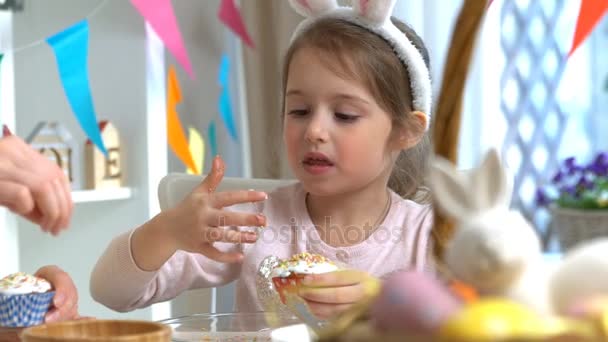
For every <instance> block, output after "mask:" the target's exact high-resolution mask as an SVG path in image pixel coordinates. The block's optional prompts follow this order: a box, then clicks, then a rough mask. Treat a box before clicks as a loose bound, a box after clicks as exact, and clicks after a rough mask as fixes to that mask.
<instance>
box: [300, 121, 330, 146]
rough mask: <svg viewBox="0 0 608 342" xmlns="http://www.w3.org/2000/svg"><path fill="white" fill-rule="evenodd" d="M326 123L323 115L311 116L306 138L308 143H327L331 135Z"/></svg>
mask: <svg viewBox="0 0 608 342" xmlns="http://www.w3.org/2000/svg"><path fill="white" fill-rule="evenodd" d="M324 121H325V120H324V118H323V115H321V113H313V115H311V117H310V121H308V127H306V135H305V137H304V138H305V139H306V141H308V142H310V143H312V144H317V143H323V142H327V140H328V139H329V134H328V131H327V123H326V122H324Z"/></svg>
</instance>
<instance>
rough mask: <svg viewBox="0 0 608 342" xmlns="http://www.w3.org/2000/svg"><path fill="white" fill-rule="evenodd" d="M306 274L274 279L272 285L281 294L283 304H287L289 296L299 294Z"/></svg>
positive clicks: (293, 274)
mask: <svg viewBox="0 0 608 342" xmlns="http://www.w3.org/2000/svg"><path fill="white" fill-rule="evenodd" d="M305 276H306V275H305V274H295V273H292V274H290V275H289V276H288V277H273V278H272V284H273V285H274V288H275V289H276V290H277V292H278V293H279V297H280V298H281V302H282V303H283V304H286V303H287V301H286V300H287V298H286V297H287V295H288V294H294V295H295V294H297V293H298V288H299V287H300V284H301V282H302V279H304V277H305Z"/></svg>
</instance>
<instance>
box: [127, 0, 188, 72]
mask: <svg viewBox="0 0 608 342" xmlns="http://www.w3.org/2000/svg"><path fill="white" fill-rule="evenodd" d="M131 3H132V4H133V6H134V7H135V9H137V11H138V12H139V13H140V14H141V16H142V17H144V19H145V20H146V21H147V22H148V23H149V24H150V26H152V28H153V29H154V32H156V34H157V35H158V36H159V37H160V39H161V40H162V41H163V44H165V46H166V47H167V49H168V50H169V52H171V54H172V55H173V56H174V57H175V59H176V60H177V62H178V63H179V64H180V65H181V66H182V68H184V70H186V72H187V73H188V75H190V78H192V79H194V72H193V71H192V64H191V63H190V57H189V56H188V51H187V50H186V47H185V45H184V41H183V39H182V34H181V32H180V30H179V26H178V25H177V20H176V19H175V12H174V10H173V5H171V0H131Z"/></svg>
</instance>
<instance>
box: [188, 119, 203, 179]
mask: <svg viewBox="0 0 608 342" xmlns="http://www.w3.org/2000/svg"><path fill="white" fill-rule="evenodd" d="M188 136H189V140H190V143H189V145H190V153H192V157H193V159H194V165H196V169H197V170H199V171H200V172H201V173H202V172H203V167H204V165H205V141H204V140H203V137H202V136H201V134H200V133H199V132H198V130H196V128H194V127H189V128H188ZM186 172H187V173H189V174H196V173H195V172H194V170H192V169H191V168H187V169H186Z"/></svg>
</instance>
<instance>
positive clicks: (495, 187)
mask: <svg viewBox="0 0 608 342" xmlns="http://www.w3.org/2000/svg"><path fill="white" fill-rule="evenodd" d="M475 178H476V180H475V181H476V183H477V184H478V186H476V187H474V188H475V190H474V195H473V198H474V199H475V201H476V205H475V206H476V207H477V208H481V209H491V208H497V207H503V208H504V207H506V208H508V207H509V202H511V189H510V184H509V183H510V182H509V180H508V177H507V172H506V170H505V168H504V167H503V165H502V163H501V161H500V157H499V155H498V151H496V150H495V149H491V150H490V151H488V153H487V154H486V156H485V158H484V160H483V162H482V164H481V166H480V167H479V168H478V169H477V171H476V177H475Z"/></svg>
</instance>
